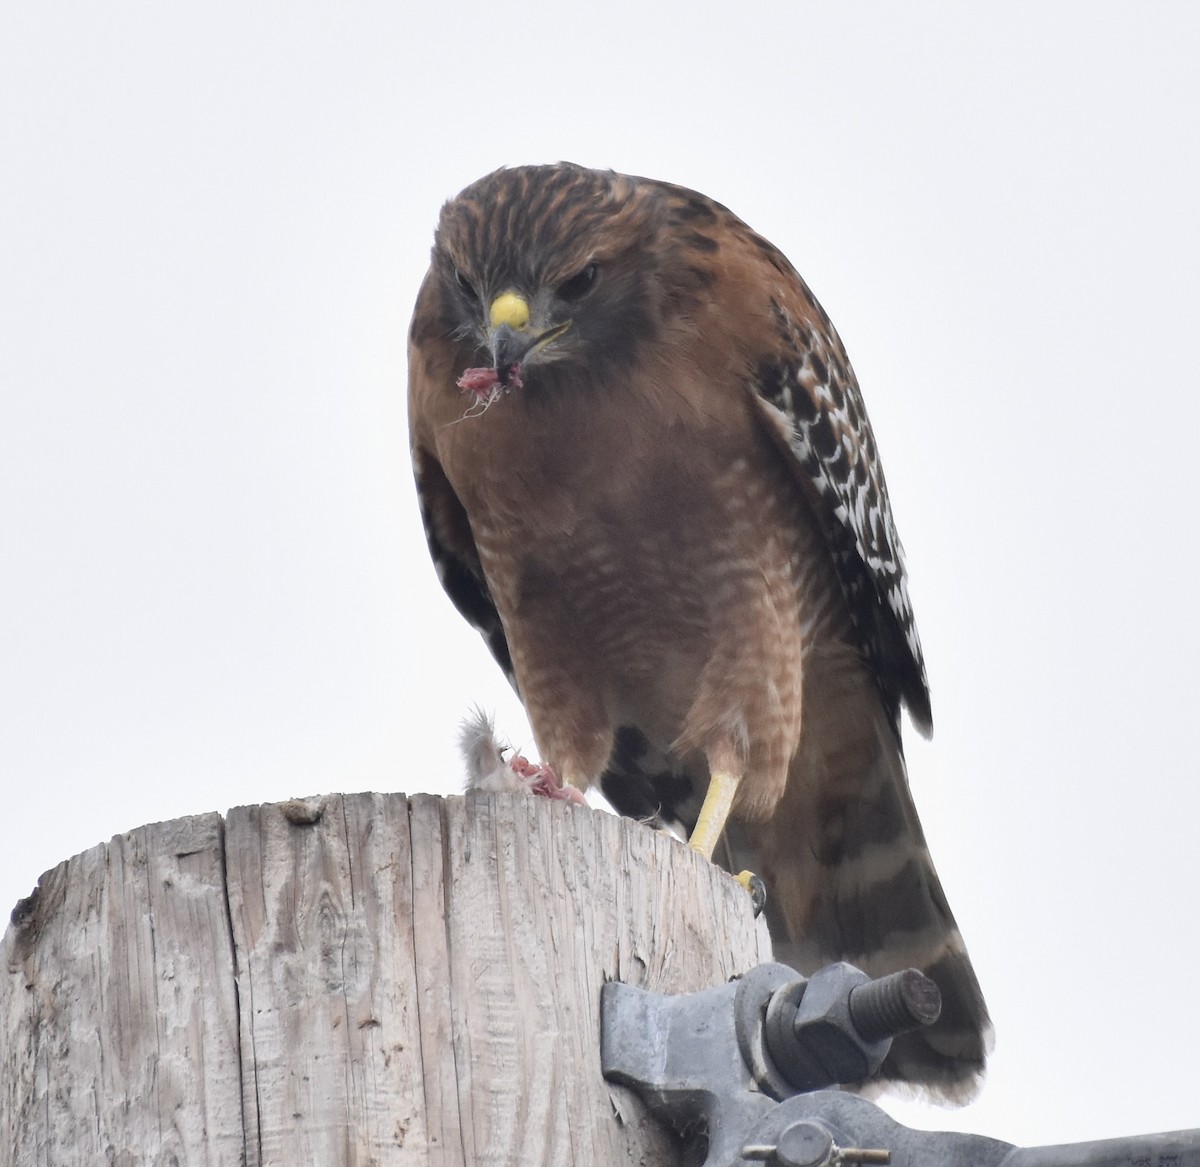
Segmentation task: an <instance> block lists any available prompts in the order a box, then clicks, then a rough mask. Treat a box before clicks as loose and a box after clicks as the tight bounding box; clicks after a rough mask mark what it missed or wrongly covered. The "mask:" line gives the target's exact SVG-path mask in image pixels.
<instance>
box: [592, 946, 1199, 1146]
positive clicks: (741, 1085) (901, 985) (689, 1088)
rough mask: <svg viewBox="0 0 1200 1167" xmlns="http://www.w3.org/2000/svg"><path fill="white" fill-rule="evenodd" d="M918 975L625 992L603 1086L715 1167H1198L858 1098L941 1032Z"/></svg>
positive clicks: (609, 1031)
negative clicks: (930, 1031)
mask: <svg viewBox="0 0 1200 1167" xmlns="http://www.w3.org/2000/svg"><path fill="white" fill-rule="evenodd" d="M940 1008H941V1001H940V997H939V996H938V993H937V988H936V986H935V985H933V982H932V981H930V980H929V979H928V978H927V977H925V976H923V975H922V974H921V973H920V972H918V971H917V970H915V969H909V970H907V971H906V972H903V973H896V974H894V975H893V976H890V977H883V978H881V979H879V980H872V979H871V978H869V977H868V976H867V975H866V974H865V973H863V972H861V971H860V970H858V969H856V968H854V967H852V966H851V965H848V964H834V965H828V966H827V967H825V968H823V969H821V970H820V971H818V972H817V973H815V974H814V975H813V976H812V977H811V978H807V979H806V978H804V977H802V976H801V975H800V974H799V973H797V972H796V971H795V969H792V968H789V967H788V966H787V965H781V964H763V965H759V966H758V967H757V968H754V969H751V970H750V971H749V972H748V973H746V974H745V976H743V977H740V978H738V979H736V980H734V981H731V982H730V983H729V984H726V985H722V986H720V987H719V988H715V989H707V990H705V991H703V992H700V993H689V994H683V995H680V996H674V997H672V996H665V995H662V994H658V993H648V992H646V991H645V990H643V989H638V988H635V987H633V986H631V985H624V984H620V983H618V982H612V983H610V984H606V985H605V986H604V988H603V990H602V992H601V998H600V1060H601V1067H602V1069H603V1072H604V1076H605V1077H606V1078H608V1079H609V1080H610V1081H613V1082H619V1083H621V1084H622V1085H625V1086H628V1087H630V1088H631V1089H633V1090H635V1091H636V1092H637V1093H638V1094H639V1095H640V1096H641V1097H642V1099H643V1101H644V1102H645V1103H646V1104H647V1105H648V1106H649V1108H650V1110H651V1111H652V1113H654V1114H655V1116H656V1117H657V1118H658V1119H659V1120H660V1121H661V1122H663V1123H665V1124H666V1125H667V1126H669V1127H671V1128H672V1129H674V1130H675V1131H676V1132H678V1133H679V1134H680V1135H681V1136H685V1137H686V1136H689V1135H691V1136H693V1141H694V1136H695V1134H696V1133H697V1132H701V1133H702V1134H703V1136H704V1137H705V1138H706V1139H707V1153H706V1157H705V1158H704V1160H703V1163H704V1167H752V1165H755V1164H762V1163H769V1164H779V1165H780V1167H840V1165H841V1164H855V1163H862V1164H871V1163H891V1164H892V1165H893V1167H917V1165H918V1164H919V1165H920V1167H1200V1130H1192V1131H1176V1132H1173V1133H1170V1134H1158V1135H1144V1136H1140V1137H1135V1138H1128V1139H1111V1140H1105V1141H1102V1142H1094V1143H1076V1144H1069V1145H1064V1146H1059V1147H1014V1146H1013V1145H1012V1144H1011V1143H1005V1142H1001V1141H999V1140H997V1139H989V1138H985V1137H983V1136H982V1135H967V1134H953V1133H939V1132H929V1131H915V1130H911V1129H909V1128H908V1127H905V1126H902V1125H901V1124H900V1123H898V1122H896V1121H895V1120H894V1119H892V1118H891V1117H890V1116H889V1115H888V1114H886V1113H885V1112H884V1111H883V1110H881V1109H880V1108H879V1107H877V1106H875V1105H874V1104H873V1103H871V1102H868V1101H867V1100H866V1099H864V1098H860V1097H858V1096H857V1095H854V1094H850V1093H846V1092H844V1091H841V1090H837V1089H829V1087H837V1086H847V1085H855V1084H859V1083H862V1082H864V1081H866V1080H867V1079H869V1078H870V1077H871V1076H872V1075H873V1074H875V1073H876V1072H877V1071H878V1069H879V1067H880V1066H881V1065H882V1063H883V1060H884V1058H885V1057H886V1056H887V1053H888V1050H889V1049H890V1048H891V1039H892V1037H894V1036H896V1035H897V1034H900V1033H904V1032H907V1031H908V1030H910V1029H915V1028H917V1026H919V1025H922V1024H929V1023H931V1022H932V1021H934V1020H936V1018H937V1016H938V1012H939V1010H940Z"/></svg>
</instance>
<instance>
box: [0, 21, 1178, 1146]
mask: <svg viewBox="0 0 1200 1167" xmlns="http://www.w3.org/2000/svg"><path fill="white" fill-rule="evenodd" d="M435 9H436V10H437V11H439V12H440V11H442V10H443V9H444V11H445V12H446V15H435V14H434V10H435ZM1198 11H1200V10H1197V9H1196V8H1194V7H1193V6H1190V5H1187V4H1183V3H1180V4H1175V5H1164V4H1158V5H1156V4H1139V5H1136V6H1135V5H1118V4H1112V3H1097V2H1091V3H1073V4H1066V3H1062V4H1033V3H1028V4H1026V3H1017V4H1009V5H1005V6H1003V8H1001V6H999V5H986V6H985V5H970V6H967V5H962V4H957V3H945V4H940V5H931V4H906V5H883V4H878V5H836V6H835V5H832V4H830V5H827V6H825V5H823V6H816V5H811V4H802V3H794V2H793V3H786V4H783V3H768V2H755V3H747V4H745V5H742V6H741V8H740V12H741V15H737V14H735V6H732V5H726V4H722V5H720V6H717V5H705V4H701V5H699V6H694V7H693V6H687V7H684V6H676V5H672V6H670V7H668V6H666V5H655V4H653V3H640V4H636V5H628V6H627V5H623V4H619V3H610V4H607V5H603V6H592V7H590V8H589V9H588V10H587V11H586V13H585V12H584V10H583V9H582V8H579V9H577V8H573V7H570V6H567V5H562V4H544V3H540V2H535V0H531V2H529V3H526V4H523V5H521V6H518V7H516V8H513V7H505V6H503V5H501V6H494V5H493V6H484V5H477V4H462V3H456V4H454V5H444V6H442V5H429V6H427V10H425V11H421V12H418V11H414V10H413V8H412V7H411V6H405V5H401V4H380V3H376V4H336V5H335V4H328V5H322V4H314V3H298V4H292V5H288V6H283V5H279V6H271V7H267V6H261V5H260V6H255V5H245V4H229V3H211V4H205V5H188V6H183V5H164V4H156V3H146V4H140V5H139V4H128V3H113V4H105V5H102V6H101V5H85V4H62V5H52V4H39V5H15V4H10V5H6V6H5V8H4V10H3V15H2V16H0V782H2V789H3V792H4V807H5V815H4V824H3V826H2V827H0V906H2V907H3V912H4V913H7V910H8V907H9V906H10V905H11V904H12V903H13V902H14V901H15V900H16V899H17V898H18V897H19V896H22V895H25V894H27V893H28V892H29V890H30V888H31V887H32V886H33V884H34V882H35V881H36V879H37V876H38V875H39V873H40V872H42V871H43V870H44V869H46V868H48V867H51V866H53V865H54V864H55V863H57V862H58V861H59V860H61V859H63V858H66V857H67V856H69V855H71V854H73V853H75V852H77V851H80V850H83V849H85V848H87V847H89V846H91V845H93V844H94V843H96V842H99V841H101V840H105V839H107V838H108V837H110V836H111V835H113V834H115V833H118V832H121V831H125V830H128V829H130V828H133V827H136V826H138V825H140V824H142V823H146V822H152V821H156V820H161V819H169V818H174V817H177V816H180V815H185V814H190V813H198V812H202V811H208V810H224V809H225V808H227V807H229V806H232V805H239V804H243V803H257V802H267V801H273V800H277V799H281V798H285V797H290V796H293V795H300V794H307V793H313V792H318V791H322V792H324V791H354V790H362V789H376V790H396V789H403V790H408V791H416V790H430V791H435V792H440V793H449V792H453V791H456V790H457V789H458V788H459V785H460V773H461V767H460V764H459V761H458V758H457V756H456V752H455V748H454V744H453V742H454V734H455V727H456V723H457V721H458V719H459V717H460V716H461V715H462V713H463V712H464V711H465V709H466V708H467V706H468V705H470V704H471V703H472V702H481V703H483V704H485V705H487V706H489V707H492V708H494V709H496V710H497V711H498V714H499V720H500V723H501V725H502V726H503V728H505V729H506V730H507V732H508V734H509V736H510V737H512V738H513V739H514V741H516V742H517V743H518V744H522V743H523V742H524V741H525V740H526V736H525V735H527V732H528V731H527V729H526V728H525V726H524V724H523V722H522V719H521V714H520V712H519V707H518V706H517V705H516V702H515V699H514V698H513V697H512V696H511V695H510V694H509V693H508V691H507V689H506V687H505V685H504V682H503V680H502V679H501V677H500V675H499V671H498V670H497V669H496V668H495V667H494V666H493V665H492V663H491V660H490V658H489V657H488V656H487V654H486V651H485V650H484V648H483V646H482V644H481V643H480V642H479V641H478V640H477V638H476V636H475V634H474V633H473V632H472V631H471V630H470V629H469V628H468V627H467V626H466V625H465V624H464V623H462V622H461V621H460V619H459V617H458V616H457V614H456V613H455V612H454V611H453V609H452V608H451V606H450V604H449V602H448V601H447V600H446V599H445V598H444V596H443V595H442V593H441V591H440V589H439V587H438V585H437V582H436V579H435V576H434V573H433V570H432V567H431V566H430V564H429V562H428V557H427V554H426V551H425V546H424V541H423V537H422V535H421V532H420V524H419V521H418V518H417V513H416V504H415V500H414V496H413V489H412V485H411V481H410V476H409V465H408V454H407V433H406V424H405V407H404V393H405V375H406V373H405V332H406V329H407V324H408V316H409V313H410V311H411V306H412V301H413V297H414V295H415V293H416V289H417V286H418V283H419V281H420V278H421V276H422V274H423V271H424V269H425V266H426V263H427V259H428V252H429V246H430V243H431V237H432V231H433V227H434V223H435V221H436V217H437V213H438V209H439V207H440V205H441V203H442V202H443V200H444V199H445V198H447V197H448V196H450V195H452V194H454V193H455V192H457V191H458V190H459V189H460V188H462V187H463V186H464V185H466V184H467V183H468V182H470V181H471V180H473V179H475V178H476V177H478V176H480V175H482V174H484V173H485V172H487V171H489V170H491V169H493V168H494V167H496V166H498V165H501V164H506V163H508V164H513V163H520V162H531V161H553V160H555V159H558V158H570V159H572V160H574V161H578V162H583V163H587V164H591V165H597V166H611V167H614V168H616V169H619V170H626V171H631V172H633V173H642V174H649V175H653V176H655V177H661V178H666V179H670V180H673V181H676V182H680V183H683V184H686V185H689V186H693V187H696V188H698V189H700V190H703V191H705V192H706V193H708V194H711V195H712V196H714V197H716V198H717V199H719V200H720V201H722V202H724V203H726V204H727V205H729V206H730V207H732V208H733V209H734V210H735V211H736V212H738V213H739V214H740V215H741V216H742V217H743V218H745V219H746V220H748V221H749V222H750V224H751V225H752V226H754V227H755V228H757V229H758V230H760V231H761V232H763V233H764V234H765V235H767V236H768V237H769V238H770V239H771V240H773V241H774V242H775V243H777V244H779V245H780V246H781V247H782V248H783V250H784V251H785V252H786V253H787V254H788V255H789V256H790V257H791V259H792V260H793V261H794V262H795V263H796V265H797V266H798V267H799V269H800V271H801V272H802V273H803V274H804V276H805V277H806V278H807V280H808V281H809V283H810V284H811V286H812V287H813V289H814V291H815V292H816V294H817V295H818V296H819V297H820V299H821V300H822V302H823V303H824V305H825V307H826V308H827V310H828V311H829V313H830V315H831V316H832V317H833V319H834V321H835V323H836V325H837V327H838V328H839V330H840V331H841V334H842V337H843V339H844V340H845V342H846V345H847V347H848V349H849V351H850V355H851V359H852V360H853V362H854V364H855V367H856V369H857V371H858V374H859V379H860V381H861V382H862V385H863V388H864V392H865V396H866V400H867V404H868V407H869V409H870V412H871V417H872V419H873V422H874V425H875V430H876V433H877V436H878V438H879V441H880V445H881V447H882V451H883V457H884V464H885V466H886V469H887V473H888V478H889V482H890V486H891V492H892V499H893V504H894V508H895V511H896V514H897V519H898V522H899V527H900V531H901V535H902V537H903V539H904V542H905V546H906V549H907V552H908V559H909V567H910V572H911V587H912V595H913V599H914V603H915V606H916V611H917V617H918V622H919V626H920V629H921V635H922V638H923V640H924V643H925V649H926V655H927V658H928V662H929V669H930V679H931V683H932V687H933V700H934V716H935V720H936V723H937V735H936V736H935V738H934V740H933V742H932V743H931V744H929V745H926V744H924V743H922V742H920V741H919V740H918V739H917V738H916V737H915V735H913V734H911V733H910V734H909V742H910V747H909V752H910V765H911V772H912V781H913V785H914V789H915V792H916V797H917V801H918V805H919V806H920V808H921V811H922V815H923V818H924V821H925V824H926V826H927V830H928V834H929V836H930V842H931V845H932V848H933V851H934V854H935V857H936V859H937V862H938V866H939V868H940V870H941V874H942V876H943V880H944V882H945V885H946V888H947V891H948V894H949V897H950V900H951V902H952V904H953V906H954V909H955V911H956V913H957V915H958V918H959V921H960V923H961V925H962V929H963V932H964V934H965V935H966V937H967V940H968V943H969V945H970V948H971V952H972V955H973V957H974V960H975V964H976V966H977V968H978V971H979V975H980V979H981V981H982V983H983V985H984V989H985V991H986V993H987V995H988V998H989V1002H990V1005H991V1008H992V1012H993V1015H994V1018H995V1021H996V1028H997V1046H996V1053H995V1057H994V1061H993V1069H992V1073H991V1075H990V1080H989V1084H988V1087H987V1088H986V1089H985V1092H984V1096H983V1098H982V1100H981V1101H980V1102H979V1103H978V1104H976V1105H975V1106H974V1107H972V1108H970V1109H968V1110H965V1111H962V1112H958V1113H953V1112H936V1111H927V1110H923V1109H921V1108H917V1107H912V1106H904V1107H899V1108H896V1113H897V1114H898V1115H899V1116H900V1117H902V1119H903V1120H904V1121H908V1122H910V1123H912V1122H915V1123H920V1124H922V1125H929V1126H956V1127H960V1128H964V1129H971V1130H977V1131H980V1132H982V1133H987V1134H991V1135H994V1136H997V1137H1000V1138H1005V1139H1008V1140H1011V1141H1018V1142H1029V1143H1034V1142H1053V1141H1059V1140H1074V1139H1084V1138H1096V1137H1102V1136H1114V1135H1120V1134H1127V1133H1135V1132H1139V1131H1151V1130H1166V1129H1173V1128H1180V1127H1191V1126H1200V1058H1198V1057H1197V1054H1196V1049H1197V1042H1200V997H1198V995H1197V993H1196V991H1195V988H1194V979H1195V969H1196V967H1197V965H1198V963H1200V936H1198V931H1200V929H1198V925H1197V920H1198V918H1200V909H1198V905H1197V900H1198V899H1200V896H1198V888H1200V874H1198V868H1197V822H1198V819H1200V794H1198V793H1197V782H1196V778H1197V769H1198V762H1197V751H1196V745H1195V736H1196V735H1195V730H1196V727H1197V724H1198V722H1200V712H1198V709H1200V684H1198V681H1197V670H1196V663H1195V662H1196V661H1197V659H1200V617H1198V615H1197V603H1196V592H1197V581H1196V571H1197V563H1198V559H1197V551H1196V548H1195V545H1194V543H1195V537H1196V536H1195V525H1196V518H1195V501H1196V497H1197V494H1198V493H1200V455H1198V452H1197V449H1198V445H1200V436H1198V430H1200V400H1198V390H1200V384H1198V381H1200V378H1198V376H1197V366H1198V359H1197V352H1196V333H1197V324H1196V321H1197V319H1198V317H1200V228H1198V226H1197V223H1198V220H1200V213H1198V208H1200V162H1198V155H1200V149H1198V147H1200V68H1198V67H1197V63H1196V62H1197V59H1198V56H1200V16H1198V15H1197V13H1198ZM2 918H3V917H2V916H0V919H2Z"/></svg>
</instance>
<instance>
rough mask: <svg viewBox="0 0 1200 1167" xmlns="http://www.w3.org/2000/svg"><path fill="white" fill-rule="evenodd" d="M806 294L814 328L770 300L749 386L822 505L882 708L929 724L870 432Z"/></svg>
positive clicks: (844, 364)
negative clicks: (771, 348)
mask: <svg viewBox="0 0 1200 1167" xmlns="http://www.w3.org/2000/svg"><path fill="white" fill-rule="evenodd" d="M801 286H802V287H803V285H801ZM804 291H805V292H806V293H807V292H808V290H807V288H804ZM808 294H809V296H810V299H811V302H812V304H813V307H814V309H815V311H816V313H817V315H818V317H819V319H820V321H821V324H822V327H819V328H818V327H813V326H810V325H809V324H808V323H807V322H806V321H803V320H795V319H793V318H792V317H791V315H790V314H789V313H788V312H787V310H786V309H785V308H784V307H783V306H782V305H780V304H779V303H778V302H777V301H776V300H774V299H772V300H771V309H772V311H773V313H774V316H775V324H776V329H777V333H778V336H779V339H780V341H781V345H782V347H781V349H780V350H778V351H777V352H776V353H774V354H772V355H771V356H767V357H764V358H763V359H762V360H761V361H760V362H759V364H758V366H757V368H756V369H755V371H754V374H755V375H754V388H755V390H756V391H757V393H758V394H759V396H760V397H761V398H762V399H763V400H764V401H765V402H766V403H768V404H769V405H770V406H771V407H773V409H774V411H776V412H777V413H778V414H779V415H780V419H781V420H782V422H783V423H784V428H785V430H786V432H787V434H788V436H789V445H790V447H791V450H792V453H793V454H794V455H795V457H796V459H797V461H798V462H799V464H800V466H801V467H802V469H803V471H804V472H805V475H806V476H807V478H808V480H809V481H810V482H811V484H812V486H813V487H814V488H815V491H816V493H817V495H818V496H819V498H820V500H821V502H822V503H824V504H825V506H826V507H827V508H828V512H827V514H826V515H825V516H823V517H824V520H825V531H826V537H827V538H828V540H829V543H830V550H831V552H832V554H833V558H834V561H835V563H836V565H837V569H838V575H839V577H840V579H841V582H842V588H843V591H844V592H845V594H846V599H847V601H848V602H849V605H850V609H851V612H852V614H853V617H854V621H855V625H856V627H857V628H858V631H859V634H860V636H861V637H862V647H863V651H864V653H865V654H866V656H867V658H868V659H869V660H870V661H871V663H872V665H873V667H874V668H875V670H876V676H877V679H878V681H879V685H880V690H881V692H882V693H883V696H884V699H885V701H886V702H887V704H888V707H889V709H891V711H892V712H893V714H894V715H898V711H899V704H900V702H901V701H903V703H904V704H905V705H907V707H908V710H909V714H910V716H911V717H912V719H913V722H914V724H915V725H916V726H917V727H918V729H920V730H921V731H922V732H923V733H928V732H929V730H930V728H931V724H932V723H931V717H930V712H929V688H928V683H927V682H926V679H925V662H924V657H923V655H922V652H921V642H920V640H919V638H918V636H917V626H916V621H915V620H914V618H913V611H912V604H911V602H910V600H909V597H908V577H907V572H906V570H905V566H904V551H903V548H902V547H901V545H900V538H899V536H898V535H897V533H896V524H895V520H894V519H893V517H892V508H891V504H890V502H889V501H888V492H887V483H886V482H885V480H884V476H883V467H882V465H881V464H880V461H879V456H878V453H877V451H876V448H875V436H874V434H873V433H872V432H871V423H870V421H869V420H868V418H867V412H866V409H865V407H864V405H863V401H862V395H861V393H860V391H859V388H858V382H857V380H856V378H855V376H854V370H853V369H852V368H851V367H850V361H849V359H848V358H847V356H846V351H845V349H844V348H843V347H842V343H841V340H840V339H839V338H838V336H837V333H836V332H835V331H834V329H833V325H832V324H831V323H830V322H829V318H828V317H827V316H826V315H825V313H824V311H823V310H822V309H821V307H820V305H819V304H817V302H816V300H815V299H814V298H812V297H811V293H808Z"/></svg>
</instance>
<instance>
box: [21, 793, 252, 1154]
mask: <svg viewBox="0 0 1200 1167" xmlns="http://www.w3.org/2000/svg"><path fill="white" fill-rule="evenodd" d="M221 834H222V831H221V819H220V816H219V815H215V814H207V815H200V816H198V817H195V818H186V819H178V820H176V821H174V822H169V823H156V824H153V825H151V826H145V827H140V828H139V829H138V830H136V831H131V832H130V833H129V834H127V835H118V836H117V837H116V838H114V839H113V840H112V841H111V842H110V843H108V844H107V845H101V846H98V847H93V848H92V849H91V850H90V851H85V852H84V853H83V854H82V855H77V856H76V857H75V858H73V859H69V860H67V861H66V862H65V863H62V864H60V865H59V866H58V867H56V868H55V869H54V870H53V871H51V872H49V873H48V874H47V875H46V876H45V877H44V878H43V880H42V882H41V886H40V889H39V891H38V893H37V895H36V897H35V899H34V901H33V902H32V903H29V902H28V901H25V904H24V910H23V911H21V912H20V913H19V914H18V919H17V920H15V921H14V923H13V924H12V925H11V926H10V927H9V929H8V931H7V933H6V934H5V937H4V943H3V947H2V948H0V953H2V959H0V975H2V976H3V982H2V987H0V1025H2V1026H3V1034H2V1041H3V1048H2V1049H0V1080H2V1081H3V1088H4V1093H3V1096H2V1097H0V1132H3V1134H2V1135H0V1164H3V1165H4V1167H9V1165H13V1167H15V1165H17V1164H20V1165H22V1167H24V1165H25V1164H51V1165H54V1167H58V1165H59V1164H63V1165H71V1164H85V1163H86V1164H97V1163H103V1164H113V1165H116V1167H126V1165H133V1164H140V1163H145V1162H154V1163H179V1164H205V1165H210V1164H211V1165H214V1167H216V1165H219V1167H237V1165H238V1164H240V1163H241V1162H242V1147H243V1128H244V1123H243V1117H242V1093H241V1089H240V1087H239V1084H238V1062H239V1052H238V1014H237V1002H236V997H235V992H234V981H233V977H232V964H233V946H232V941H231V937H230V930H229V917H228V910H227V906H226V900H225V871H224V862H223V858H222V841H221Z"/></svg>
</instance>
